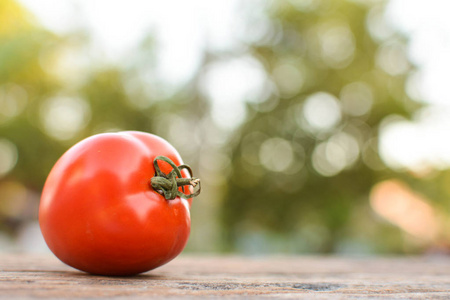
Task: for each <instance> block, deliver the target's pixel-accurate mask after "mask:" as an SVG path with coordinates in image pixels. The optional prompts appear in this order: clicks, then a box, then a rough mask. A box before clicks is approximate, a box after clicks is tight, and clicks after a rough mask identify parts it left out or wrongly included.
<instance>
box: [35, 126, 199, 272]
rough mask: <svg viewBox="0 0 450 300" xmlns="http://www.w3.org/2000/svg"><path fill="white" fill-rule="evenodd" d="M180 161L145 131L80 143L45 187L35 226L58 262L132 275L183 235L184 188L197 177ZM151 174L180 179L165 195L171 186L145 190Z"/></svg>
mask: <svg viewBox="0 0 450 300" xmlns="http://www.w3.org/2000/svg"><path fill="white" fill-rule="evenodd" d="M164 158H167V159H164ZM171 162H173V163H172V165H171V164H170V163H171ZM182 164H183V162H182V160H181V157H180V155H179V154H178V152H177V151H176V150H175V148H174V147H173V146H172V145H170V144H169V143H168V142H167V141H165V140H164V139H162V138H160V137H158V136H155V135H152V134H148V133H143V132H137V131H126V132H119V133H103V134H98V135H94V136H92V137H89V138H87V139H85V140H83V141H81V142H79V143H78V144H76V145H75V146H73V147H72V148H70V149H69V150H68V151H67V152H66V153H64V155H63V156H62V157H61V158H60V159H59V160H58V161H57V163H56V164H55V166H54V167H53V169H52V170H51V172H50V174H49V176H48V178H47V180H46V182H45V185H44V189H43V192H42V197H41V203H40V207H39V223H40V227H41V231H42V234H43V236H44V239H45V241H46V243H47V245H48V247H49V248H50V250H51V251H52V252H53V253H54V254H55V255H56V256H57V257H58V258H59V259H60V260H61V261H63V262H64V263H66V264H68V265H70V266H72V267H74V268H76V269H79V270H81V271H85V272H88V273H92V274H99V275H113V276H119V275H120V276H124V275H133V274H138V273H142V272H146V271H148V270H151V269H154V268H156V267H159V266H161V265H163V264H165V263H167V262H169V261H170V260H172V259H173V258H175V257H176V256H177V255H178V254H179V253H180V252H181V251H182V250H183V248H184V246H185V245H186V242H187V240H188V237H189V232H190V224H191V220H190V206H191V202H192V198H190V197H192V196H195V195H192V194H189V195H186V193H189V192H191V191H192V187H188V186H186V185H192V186H195V185H196V182H197V181H198V180H196V181H195V182H192V180H191V179H192V178H190V177H191V175H190V174H189V173H190V172H189V171H190V168H188V167H187V166H184V165H182ZM180 165H181V166H180ZM177 166H180V167H179V168H178V167H177ZM155 167H156V168H155ZM155 173H156V174H155ZM158 173H160V175H161V176H158ZM177 174H178V176H177ZM180 175H181V176H180ZM152 178H153V179H160V180H162V182H164V183H168V184H170V183H171V182H178V181H183V180H184V183H180V185H179V186H178V185H176V186H175V188H171V191H172V192H175V194H173V193H172V194H173V195H172V197H170V198H172V199H166V197H167V193H169V194H170V191H169V192H167V193H165V192H166V191H165V190H164V189H163V188H161V187H160V188H154V187H152V184H153V179H152ZM198 192H199V190H198V191H197V193H196V194H198ZM169 196H170V195H169ZM184 198H187V199H184Z"/></svg>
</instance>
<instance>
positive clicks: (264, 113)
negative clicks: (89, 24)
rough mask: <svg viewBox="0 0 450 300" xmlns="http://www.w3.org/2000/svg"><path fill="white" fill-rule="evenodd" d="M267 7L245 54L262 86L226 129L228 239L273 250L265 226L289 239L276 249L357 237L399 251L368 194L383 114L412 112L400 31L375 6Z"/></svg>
mask: <svg viewBox="0 0 450 300" xmlns="http://www.w3.org/2000/svg"><path fill="white" fill-rule="evenodd" d="M269 3H270V4H269V5H267V7H266V13H267V15H268V20H267V22H268V24H269V25H268V26H265V27H263V28H266V32H265V34H263V35H261V38H260V39H259V40H256V41H255V42H253V43H252V44H250V45H249V47H250V50H249V52H250V53H251V54H252V55H253V57H254V58H255V59H257V60H258V61H259V62H260V63H261V64H262V65H263V66H264V68H265V70H266V72H267V76H268V84H267V86H269V87H270V89H269V90H270V92H268V96H267V97H266V98H267V99H266V100H265V101H262V102H260V103H256V104H255V103H252V104H249V105H248V116H249V118H248V119H247V120H246V122H245V123H244V124H243V125H242V126H241V128H240V129H239V130H238V131H237V132H236V134H235V136H234V137H233V143H232V144H233V148H232V164H231V175H230V177H229V178H230V180H229V186H228V190H227V194H226V197H225V199H224V201H223V203H222V207H221V209H220V212H221V220H222V222H223V226H224V228H225V234H224V236H225V239H226V243H225V244H226V245H227V246H228V247H229V248H228V249H239V250H244V251H245V247H247V246H248V245H247V244H248V243H251V242H252V241H255V239H256V240H258V236H256V237H255V234H254V233H255V232H256V233H257V234H258V232H259V233H261V232H263V235H265V236H266V240H265V242H262V244H261V245H259V247H260V248H259V250H258V251H264V247H266V248H267V250H266V251H271V249H272V248H273V247H276V246H274V245H271V243H272V242H273V243H274V244H275V243H276V239H271V238H270V236H271V233H272V234H273V236H278V235H279V234H282V235H283V236H284V237H285V238H286V240H287V241H288V242H286V241H285V242H284V245H285V248H284V250H283V251H293V252H299V251H319V252H335V251H340V249H343V248H345V247H347V246H346V243H347V244H349V245H351V244H352V243H354V244H355V245H354V246H355V247H358V245H357V244H358V241H362V243H360V245H359V246H361V244H362V246H364V245H365V244H368V245H369V248H372V249H371V250H370V249H369V250H368V251H386V250H390V251H402V242H401V239H400V238H399V232H398V231H394V230H385V229H386V228H387V227H389V226H387V227H384V226H386V225H384V226H383V225H382V226H380V225H379V224H378V225H376V220H375V219H374V218H373V215H372V213H371V210H370V208H369V201H368V199H369V192H370V190H371V188H372V186H373V185H374V184H375V183H376V182H378V181H380V180H381V179H383V178H388V177H389V176H390V175H392V174H393V171H391V170H389V169H387V168H386V167H385V165H384V163H383V162H382V160H381V159H380V157H379V156H378V149H377V144H378V139H379V129H380V126H382V123H383V120H386V117H387V116H390V115H394V114H396V115H401V116H404V117H406V118H409V116H410V115H411V114H412V112H414V111H415V110H416V109H417V108H419V104H418V103H416V102H413V101H412V100H410V99H409V97H408V96H407V95H406V93H405V92H404V83H405V78H406V75H407V73H408V71H409V70H410V69H411V68H412V67H411V66H410V64H409V63H408V61H407V59H406V55H405V52H404V49H405V40H404V38H403V37H401V36H399V35H397V34H393V33H392V32H391V33H389V34H387V33H386V34H384V36H382V35H383V31H382V29H383V26H384V27H386V26H387V25H386V24H381V21H382V15H381V14H382V12H383V9H382V8H383V6H382V5H383V3H380V2H370V1H368V2H364V1H334V0H323V1H300V0H298V1H297V0H292V1H270V2H269ZM406 177H408V176H406ZM383 228H384V229H383ZM247 239H248V240H249V241H250V242H247V241H246V240H247ZM383 239H384V241H383V242H381V240H383ZM355 241H356V242H355ZM377 242H379V244H378V245H377ZM286 247H290V248H286ZM243 248H244V249H243ZM261 248H262V249H261ZM347 250H348V249H347ZM343 251H344V250H343ZM350 251H351V250H350ZM355 251H358V250H355Z"/></svg>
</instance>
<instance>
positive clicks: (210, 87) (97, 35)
mask: <svg viewBox="0 0 450 300" xmlns="http://www.w3.org/2000/svg"><path fill="white" fill-rule="evenodd" d="M20 1H21V2H22V3H23V4H24V5H25V6H26V7H28V8H29V9H30V10H31V11H32V12H33V13H34V14H35V15H36V16H37V18H38V20H39V21H40V22H41V23H42V24H44V26H46V27H48V28H49V29H50V30H53V31H55V32H59V33H65V32H70V31H72V30H74V29H77V28H85V29H87V30H88V31H89V32H91V34H92V36H93V39H92V40H93V41H95V43H96V45H95V49H97V51H99V53H97V55H98V57H99V58H101V59H104V60H107V61H113V62H123V61H126V59H127V55H129V54H130V53H132V50H133V48H134V47H136V45H137V44H138V43H139V42H140V41H141V40H142V38H143V37H145V34H146V33H148V32H149V30H150V31H151V32H152V33H154V34H156V36H157V38H158V41H159V42H160V43H161V44H160V48H159V50H158V51H157V56H158V59H157V62H158V63H157V69H158V73H159V74H160V76H161V78H162V79H163V80H165V81H166V82H168V83H170V84H173V85H177V84H180V83H183V82H185V81H186V80H188V79H189V78H190V76H191V75H192V74H194V73H195V71H196V69H197V68H198V66H199V64H200V62H201V58H202V57H201V55H202V51H203V49H204V47H209V48H212V49H215V50H229V49H236V47H239V45H240V44H239V42H238V40H239V37H238V36H237V34H239V31H238V30H236V28H238V27H239V24H241V22H243V20H242V18H241V17H242V13H241V11H242V6H243V3H244V2H245V1H239V0H214V1H211V0H190V1H175V0H167V1H156V0H149V1H141V0H127V1H109V0H91V1H82V0H71V1H59V0H40V1H34V0H20ZM261 3H262V1H251V2H250V4H253V7H254V11H256V13H255V12H252V13H253V14H257V13H258V9H257V8H258V7H259V6H260V5H261ZM449 11H450V3H449V2H448V1H443V0H429V1H426V2H424V1H421V0H391V1H390V2H389V5H388V8H387V13H386V18H387V21H388V22H390V23H392V24H393V25H394V26H395V27H396V28H397V29H399V30H400V31H402V32H404V33H405V34H407V35H408V36H409V38H410V42H409V46H408V56H409V58H410V59H411V60H412V61H413V62H414V63H415V64H417V65H418V67H419V71H418V72H417V73H416V74H413V76H411V79H410V80H409V83H408V88H407V89H408V92H409V93H410V94H411V96H413V97H416V98H418V100H419V101H425V102H426V103H429V104H430V105H429V106H428V107H426V108H425V109H423V110H422V111H420V112H419V113H418V114H417V116H416V118H415V119H414V120H413V122H410V121H406V120H401V119H398V118H397V119H395V118H394V119H392V120H391V122H390V123H388V124H387V125H386V126H384V127H383V130H382V140H381V146H380V150H381V154H382V157H383V159H384V160H385V161H386V162H387V163H388V164H390V165H391V166H392V167H394V168H404V167H407V168H411V169H416V170H421V169H423V168H426V167H428V166H433V167H438V168H443V167H449V166H450V138H447V136H449V137H450V121H449V120H450V92H449V89H448V78H450V74H449V72H450V55H449V54H450V18H449V17H448V12H449ZM74 12H75V13H74ZM206 75H207V80H205V86H203V89H204V90H205V92H206V93H207V95H209V96H210V98H211V99H212V100H213V104H214V105H213V117H214V118H215V119H216V120H223V121H224V122H223V123H222V126H223V127H229V128H233V126H235V125H236V124H238V123H239V121H240V120H242V116H243V109H244V108H243V107H244V106H243V102H244V101H248V100H249V95H252V91H255V90H258V89H260V86H261V84H263V85H264V84H265V82H264V76H262V75H261V71H260V66H259V65H258V63H257V62H256V61H254V60H252V59H251V58H248V57H242V58H235V59H233V61H230V62H227V61H225V62H223V63H218V64H217V65H216V68H210V69H208V70H207V72H206ZM249 75H251V76H249ZM249 77H250V78H256V79H255V80H253V81H251V82H247V81H246V78H249ZM258 78H260V80H259V79H258ZM225 81H226V82H228V84H227V85H224V84H223V82H225ZM230 87H232V90H231V89H230ZM255 97H256V99H250V101H252V100H253V101H258V100H261V99H258V97H259V98H261V97H264V95H257V96H255ZM224 104H226V105H224ZM227 116H228V117H227ZM229 116H233V118H231V119H230V118H229ZM230 124H231V125H230Z"/></svg>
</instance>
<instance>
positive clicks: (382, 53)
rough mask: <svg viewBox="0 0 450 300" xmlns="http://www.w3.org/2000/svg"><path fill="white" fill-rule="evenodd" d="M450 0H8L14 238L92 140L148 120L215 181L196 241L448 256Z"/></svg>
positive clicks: (10, 235)
mask: <svg viewBox="0 0 450 300" xmlns="http://www.w3.org/2000/svg"><path fill="white" fill-rule="evenodd" d="M449 8H450V5H449V4H448V3H447V1H444V0H442V1H439V0H430V1H426V2H423V1H419V0H417V1H416V0H415V1H411V0H390V1H381V0H366V1H364V0H360V1H357V0H352V1H351V0H347V1H344V0H342V1H340V0H289V1H287V0H286V1H282V0H251V1H239V0H216V1H209V0H190V1H175V0H169V1H139V0H127V1H107V0H92V1H83V0H71V1H58V0H40V1H33V0H20V1H19V0H1V1H0V251H3V252H9V251H18V252H45V251H48V249H47V248H46V246H45V243H44V242H43V240H42V237H41V234H40V231H39V225H38V222H37V211H38V205H39V197H40V192H41V189H42V186H43V184H44V182H45V179H46V176H47V174H48V173H49V171H50V169H51V167H52V166H53V164H54V163H55V162H56V160H57V159H58V158H59V157H60V156H61V155H62V154H63V153H64V151H65V150H67V149H68V148H69V147H70V146H72V145H73V144H75V143H76V142H78V141H80V140H81V139H83V138H85V137H87V136H90V135H93V134H96V133H101V132H115V131H120V130H141V131H146V132H151V133H154V134H157V135H160V136H162V137H164V138H165V139H167V140H168V141H169V142H171V143H172V144H173V145H174V146H175V147H176V148H177V149H178V150H179V152H180V153H181V155H182V156H183V158H184V161H185V162H187V163H189V164H190V165H191V166H193V168H194V170H195V171H196V175H198V176H199V177H200V178H203V192H202V194H201V195H200V197H198V198H196V199H195V200H194V204H193V207H192V234H191V238H190V241H189V243H188V246H187V249H186V251H190V252H236V253H241V254H249V255H252V254H271V253H286V254H294V253H338V254H350V255H356V254H358V255H368V254H383V253H384V254H385V253H448V252H449V250H450V231H449V228H450V227H449V224H450V223H449V220H450V219H449V218H450V169H449V168H450V92H449V90H448V80H449V79H448V78H450V74H449V70H450V55H449V54H450V18H448V14H447V12H448V9H449Z"/></svg>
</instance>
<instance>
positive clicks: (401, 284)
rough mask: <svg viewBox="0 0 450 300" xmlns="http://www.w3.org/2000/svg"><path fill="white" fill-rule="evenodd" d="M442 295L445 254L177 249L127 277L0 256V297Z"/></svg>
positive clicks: (447, 281) (449, 275) (447, 265)
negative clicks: (250, 254)
mask: <svg viewBox="0 0 450 300" xmlns="http://www.w3.org/2000/svg"><path fill="white" fill-rule="evenodd" d="M149 296H152V297H156V298H180V297H184V298H197V297H200V296H202V297H209V298H212V297H214V298H217V297H218V296H221V297H223V296H225V297H230V298H246V299H247V298H277V299H278V298H280V299H285V298H286V299H311V298H313V299H355V298H358V299H361V298H363V299H398V298H403V299H405V298H406V299H424V298H425V299H430V298H432V299H450V257H396V258H343V257H309V256H308V257H305V256H299V257H257V258H246V257H234V256H230V257H226V256H189V255H182V256H180V257H178V258H176V259H175V260H174V261H172V262H170V263H169V264H167V265H165V266H163V267H161V268H159V269H156V270H153V271H151V272H148V273H145V274H142V275H139V276H134V277H119V278H118V277H102V276H92V275H88V274H85V273H82V272H79V271H76V270H74V269H72V268H70V267H67V266H65V265H64V264H62V263H61V262H59V261H58V260H57V259H56V258H54V257H53V256H51V255H40V256H36V255H20V254H8V255H5V254H2V255H0V298H1V299H31V298H89V299H92V298H116V299H119V298H122V299H125V298H127V299H136V298H144V297H145V298H149Z"/></svg>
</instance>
